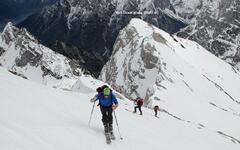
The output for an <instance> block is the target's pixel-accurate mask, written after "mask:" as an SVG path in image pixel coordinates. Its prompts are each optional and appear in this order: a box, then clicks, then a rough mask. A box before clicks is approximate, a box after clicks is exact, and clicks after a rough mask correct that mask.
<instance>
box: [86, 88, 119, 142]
mask: <svg viewBox="0 0 240 150" xmlns="http://www.w3.org/2000/svg"><path fill="white" fill-rule="evenodd" d="M97 100H98V101H99V105H100V110H101V113H102V122H103V126H104V131H105V134H110V135H111V136H112V138H115V137H114V134H113V126H112V124H113V116H112V112H113V111H114V110H115V109H116V108H117V107H118V101H117V98H116V96H115V95H114V94H113V93H112V92H111V89H110V88H109V87H108V86H102V88H101V89H100V90H99V88H98V94H97V95H96V96H95V97H93V98H92V99H91V102H95V101H97Z"/></svg>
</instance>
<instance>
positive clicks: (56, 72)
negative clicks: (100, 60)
mask: <svg viewBox="0 0 240 150" xmlns="http://www.w3.org/2000/svg"><path fill="white" fill-rule="evenodd" d="M0 64H1V66H3V67H5V68H7V69H8V70H9V71H11V72H12V73H14V74H17V75H19V76H22V77H24V78H27V79H29V80H34V81H36V82H39V83H43V84H46V85H51V86H54V87H61V88H68V89H69V88H71V86H72V84H73V83H74V82H76V80H77V79H78V77H79V76H81V75H82V73H83V71H82V70H81V69H80V66H79V65H77V63H76V62H74V61H73V60H70V59H68V58H66V57H65V56H63V55H60V54H57V53H56V52H53V51H52V50H51V49H49V48H47V47H45V46H43V45H41V44H40V43H39V42H38V40H36V39H35V37H33V36H32V35H31V34H30V33H29V32H28V31H27V30H26V29H18V28H16V27H14V26H13V25H12V24H11V23H8V25H7V26H6V27H5V29H4V31H3V32H2V34H1V35H0Z"/></svg>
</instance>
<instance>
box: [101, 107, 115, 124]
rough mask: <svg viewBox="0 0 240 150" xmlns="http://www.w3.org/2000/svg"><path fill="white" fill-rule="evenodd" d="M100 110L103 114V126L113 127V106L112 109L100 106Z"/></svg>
mask: <svg viewBox="0 0 240 150" xmlns="http://www.w3.org/2000/svg"><path fill="white" fill-rule="evenodd" d="M100 110H101V112H102V122H103V125H107V124H109V125H112V123H113V116H112V112H113V110H112V106H110V107H103V106H101V105H100Z"/></svg>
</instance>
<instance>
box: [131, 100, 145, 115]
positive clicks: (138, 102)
mask: <svg viewBox="0 0 240 150" xmlns="http://www.w3.org/2000/svg"><path fill="white" fill-rule="evenodd" d="M134 103H135V104H136V106H135V107H134V111H133V112H134V113H137V108H138V110H139V112H140V115H142V109H141V108H142V106H143V103H144V100H143V99H142V98H140V97H138V98H136V99H135V101H134Z"/></svg>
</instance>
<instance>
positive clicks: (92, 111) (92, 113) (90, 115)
mask: <svg viewBox="0 0 240 150" xmlns="http://www.w3.org/2000/svg"><path fill="white" fill-rule="evenodd" d="M95 102H96V101H94V103H93V107H92V112H91V115H90V119H89V121H88V126H89V127H90V122H91V120H92V115H93V110H94V107H95Z"/></svg>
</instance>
